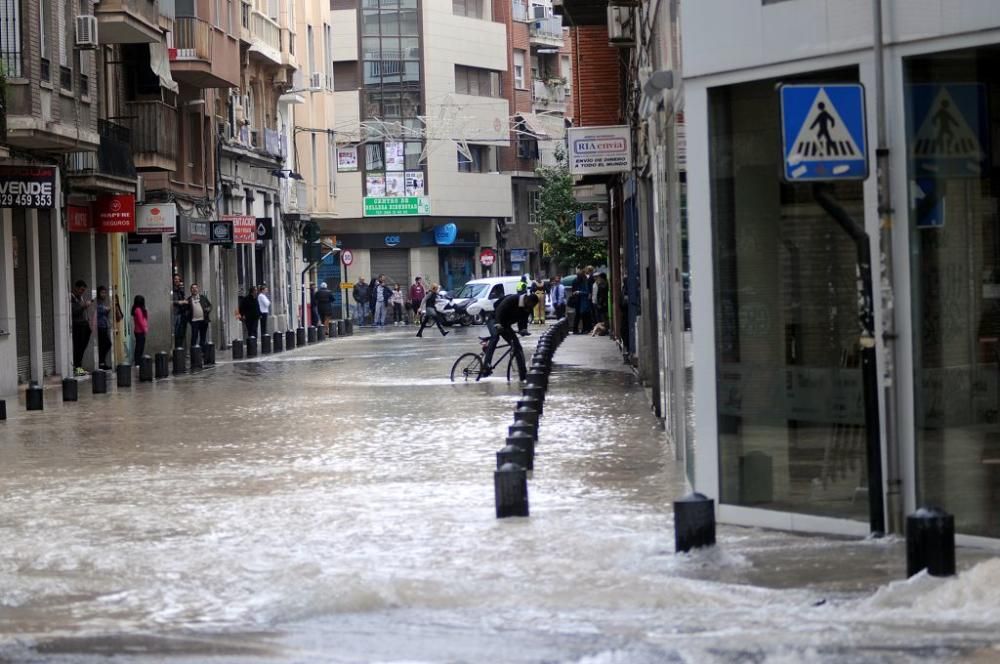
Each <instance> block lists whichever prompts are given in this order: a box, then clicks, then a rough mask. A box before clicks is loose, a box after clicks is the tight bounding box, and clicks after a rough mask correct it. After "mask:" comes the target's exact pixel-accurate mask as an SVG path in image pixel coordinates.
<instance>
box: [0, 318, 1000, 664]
mask: <svg viewBox="0 0 1000 664" xmlns="http://www.w3.org/2000/svg"><path fill="white" fill-rule="evenodd" d="M478 332H479V330H478V329H477V328H470V329H468V330H456V331H455V333H454V334H452V335H450V336H448V337H447V338H441V337H440V336H438V335H437V334H436V333H430V334H429V336H428V338H424V339H416V338H413V336H412V334H413V330H410V329H407V330H400V329H393V328H388V329H387V330H386V331H384V332H381V333H378V334H373V333H370V332H368V331H365V332H364V333H363V334H358V335H356V336H354V337H351V338H346V339H336V340H331V341H327V342H323V343H321V344H317V345H315V346H310V347H307V348H304V349H300V350H297V351H294V352H291V353H284V354H281V355H277V356H271V357H268V358H263V359H261V360H260V361H245V362H239V363H235V364H222V365H219V366H218V367H216V368H214V369H211V370H209V371H206V372H204V373H202V374H200V375H195V376H183V377H180V378H178V379H170V380H167V381H162V382H158V383H156V384H136V385H135V386H134V387H132V388H131V389H126V390H123V391H121V392H117V393H114V394H111V395H106V396H91V394H90V386H89V384H81V389H80V393H81V400H80V402H79V403H67V404H62V403H60V401H59V394H58V392H57V391H52V390H49V391H47V393H46V410H45V411H44V413H42V414H39V413H27V412H25V411H24V409H23V405H19V404H13V403H11V402H10V401H9V402H8V409H9V410H10V417H11V419H10V420H8V421H7V422H4V423H0V662H3V661H18V662H20V661H29V662H31V661H38V662H43V661H44V662H53V661H55V662H91V661H94V662H97V661H101V662H104V661H108V659H107V655H109V654H115V655H117V657H116V658H115V659H114V660H113V661H135V662H146V661H149V662H152V661H164V660H167V661H172V662H174V661H176V662H204V661H218V662H229V661H232V662H247V661H262V662H263V661H288V662H404V661H405V662H423V661H426V662H484V661H503V662H543V661H544V662H556V661H559V662H563V661H565V662H586V663H588V664H604V663H608V664H612V663H618V662H651V663H652V662H692V663H694V662H747V661H752V662H798V661H809V662H844V661H851V662H910V661H913V662H916V661H930V660H933V661H971V662H996V661H1000V645H998V644H1000V636H998V629H997V625H1000V560H998V559H996V558H993V557H991V556H990V554H988V553H987V552H983V551H976V550H969V549H960V550H959V554H958V556H959V566H960V567H961V568H962V570H963V572H962V574H961V575H960V576H959V577H958V578H957V579H931V578H925V577H918V578H915V579H913V580H911V581H909V582H902V581H900V580H901V579H902V578H903V577H904V576H905V574H904V567H905V560H904V558H905V554H904V543H903V542H901V541H900V540H897V539H894V538H888V539H886V540H881V541H867V542H865V541H861V542H859V541H855V540H838V539H831V538H823V537H813V536H803V535H789V534H784V533H776V532H768V531H760V530H753V529H746V528H734V527H721V528H720V532H719V544H720V545H719V546H718V547H717V548H716V549H715V550H712V551H701V552H698V553H696V554H693V555H684V556H676V555H674V553H673V533H672V530H671V522H672V515H671V501H672V500H673V499H675V498H677V497H679V496H681V495H683V494H684V492H685V488H684V478H683V469H682V467H681V464H680V463H679V462H676V461H675V460H674V451H673V450H672V449H671V448H670V447H669V446H668V445H667V444H665V442H664V439H663V436H662V432H661V431H660V430H659V428H658V424H657V422H656V420H655V419H654V418H653V417H652V415H650V413H649V407H648V402H647V401H646V398H645V396H644V394H643V391H642V388H641V387H640V386H639V385H638V383H637V381H636V379H635V378H634V376H633V374H632V373H631V371H630V370H628V369H627V367H624V366H623V365H621V364H620V358H619V356H618V355H617V350H616V348H615V346H614V344H613V343H612V342H610V341H608V340H606V339H601V338H590V337H586V338H584V337H570V338H569V339H568V340H567V342H566V343H565V344H564V345H563V346H562V348H560V350H559V351H558V352H557V353H556V368H555V370H554V372H553V378H552V382H551V386H550V389H549V392H548V397H547V400H546V403H545V414H544V417H543V420H542V425H541V433H540V437H541V439H540V441H539V444H538V456H537V458H536V462H535V472H534V475H533V477H532V478H531V480H530V482H529V492H530V501H531V510H532V516H531V517H530V518H528V519H507V520H503V521H498V520H497V519H495V517H494V504H493V480H492V472H493V470H494V467H495V456H494V453H495V452H496V450H497V449H498V448H499V447H501V446H502V442H503V438H504V436H505V434H506V428H507V426H508V425H509V424H510V422H511V411H512V408H513V405H514V401H515V400H516V399H517V396H518V394H519V388H518V386H517V385H516V384H514V385H508V384H507V383H506V381H505V380H503V379H499V378H492V379H490V380H488V381H486V382H485V383H481V384H452V383H451V382H450V381H449V380H448V377H447V376H448V371H449V369H450V367H451V363H452V362H453V361H454V359H455V358H456V357H458V355H459V354H460V353H462V352H465V351H467V350H475V349H476V347H477V345H476V342H475V335H476V333H478ZM536 338H537V332H536V333H535V335H534V336H532V337H530V338H528V342H529V343H528V344H527V346H526V347H527V349H528V352H530V346H532V345H533V343H534V340H535V339H536ZM22 398H23V397H22Z"/></svg>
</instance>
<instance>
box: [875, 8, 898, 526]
mask: <svg viewBox="0 0 1000 664" xmlns="http://www.w3.org/2000/svg"><path fill="white" fill-rule="evenodd" d="M872 11H873V21H872V26H873V29H874V58H875V102H876V108H875V118H876V131H877V140H878V145H877V146H876V149H875V172H876V178H877V183H878V216H879V245H880V250H881V251H880V254H881V256H880V259H881V260H880V262H881V275H882V280H881V284H882V344H883V348H884V349H885V352H884V357H883V365H884V372H883V377H882V380H883V386H884V387H883V401H884V403H885V449H886V452H885V456H886V474H887V478H886V489H885V493H886V503H887V505H886V511H887V513H888V514H887V517H888V528H889V532H891V533H897V534H899V533H902V532H903V497H902V484H903V480H902V478H901V476H900V475H901V474H900V460H899V456H900V455H899V433H898V425H897V422H896V417H897V414H898V412H899V411H898V410H897V400H898V397H899V395H898V391H897V389H896V366H897V363H896V352H897V350H898V349H897V346H896V313H895V312H896V307H895V297H896V288H895V283H894V274H893V247H892V227H893V218H892V213H893V210H892V196H891V189H890V184H891V179H890V173H889V141H888V138H887V131H886V104H885V57H884V47H883V42H882V0H873V1H872ZM879 488H881V487H879Z"/></svg>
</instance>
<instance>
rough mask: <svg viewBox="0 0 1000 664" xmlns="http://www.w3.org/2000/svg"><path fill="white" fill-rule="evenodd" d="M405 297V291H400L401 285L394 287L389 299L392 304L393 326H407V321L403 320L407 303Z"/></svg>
mask: <svg viewBox="0 0 1000 664" xmlns="http://www.w3.org/2000/svg"><path fill="white" fill-rule="evenodd" d="M404 297H405V296H404V295H403V291H401V290H400V289H399V284H396V285H395V286H393V287H392V296H391V297H390V298H389V302H391V303H392V324H393V325H406V321H405V320H404V319H403V304H404V303H405V302H406V300H405V299H404Z"/></svg>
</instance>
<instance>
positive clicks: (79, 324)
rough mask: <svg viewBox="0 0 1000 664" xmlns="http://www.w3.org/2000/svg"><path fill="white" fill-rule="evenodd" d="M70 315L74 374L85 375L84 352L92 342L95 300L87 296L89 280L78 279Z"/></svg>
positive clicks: (74, 285)
mask: <svg viewBox="0 0 1000 664" xmlns="http://www.w3.org/2000/svg"><path fill="white" fill-rule="evenodd" d="M69 304H70V316H71V318H72V321H73V374H74V375H76V376H85V375H86V374H87V371H86V370H85V369H84V368H83V354H84V352H86V350H87V344H89V343H90V311H91V308H92V307H93V304H94V303H93V301H92V300H90V298H88V297H87V282H85V281H83V280H82V279H78V280H77V281H76V283H74V284H73V291H72V293H71V295H70V300H69Z"/></svg>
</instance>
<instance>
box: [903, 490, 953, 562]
mask: <svg viewBox="0 0 1000 664" xmlns="http://www.w3.org/2000/svg"><path fill="white" fill-rule="evenodd" d="M923 569H926V570H927V573H928V574H930V575H931V576H954V575H955V517H954V516H952V515H951V514H948V513H947V512H945V511H944V510H941V509H937V508H936V507H921V508H920V509H918V510H917V511H916V512H914V513H913V514H911V515H909V516H908V517H906V576H908V577H910V576H913V575H914V574H917V573H919V572H920V570H923Z"/></svg>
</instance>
